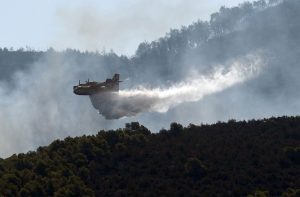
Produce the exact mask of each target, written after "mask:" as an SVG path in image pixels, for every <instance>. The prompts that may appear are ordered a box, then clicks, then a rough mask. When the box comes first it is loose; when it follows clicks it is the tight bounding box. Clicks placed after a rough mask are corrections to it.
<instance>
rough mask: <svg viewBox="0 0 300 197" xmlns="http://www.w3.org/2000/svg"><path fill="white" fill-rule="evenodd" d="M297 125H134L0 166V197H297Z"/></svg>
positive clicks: (286, 121)
mask: <svg viewBox="0 0 300 197" xmlns="http://www.w3.org/2000/svg"><path fill="white" fill-rule="evenodd" d="M299 165H300V117H280V118H270V119H262V120H249V121H240V122H237V121H235V120H233V119H232V120H229V121H228V122H227V123H224V122H217V123H215V124H212V125H205V124H203V125H200V126H197V125H193V124H190V125H189V126H188V127H185V128H184V127H183V126H182V125H180V124H178V123H171V124H170V128H169V129H168V130H167V129H162V130H161V131H160V132H159V133H156V134H154V133H151V132H150V131H149V130H148V129H147V128H146V127H144V126H142V125H140V124H139V123H138V122H132V123H128V124H126V125H125V128H122V129H117V130H115V131H113V130H110V131H103V130H102V131H99V132H98V133H97V134H96V135H91V136H85V135H84V136H81V137H75V138H71V137H67V138H65V139H64V140H55V141H54V142H52V143H51V144H50V145H49V146H45V147H39V148H38V149H37V150H36V151H30V152H28V153H26V154H24V153H21V154H14V155H12V156H11V157H9V158H7V159H2V160H0V195H1V196H247V195H249V196H262V197H263V196H284V197H288V196H289V197H292V196H293V197H296V196H299V195H300V181H299V180H300V166H299Z"/></svg>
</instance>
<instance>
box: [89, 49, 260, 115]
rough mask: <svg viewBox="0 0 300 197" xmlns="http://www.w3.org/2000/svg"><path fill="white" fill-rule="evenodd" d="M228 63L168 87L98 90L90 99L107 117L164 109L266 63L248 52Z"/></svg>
mask: <svg viewBox="0 0 300 197" xmlns="http://www.w3.org/2000/svg"><path fill="white" fill-rule="evenodd" d="M228 64H230V66H228V65H226V66H220V65H219V66H216V68H217V69H215V71H214V72H213V73H212V74H211V75H209V76H204V75H198V76H197V75H194V77H193V78H190V79H188V80H186V81H184V82H181V83H177V84H174V85H172V86H171V87H168V88H154V89H147V88H145V87H139V88H137V89H126V90H121V91H120V92H119V93H98V94H95V95H91V96H90V99H91V102H92V104H93V106H94V107H95V108H96V109H98V110H99V113H100V114H102V115H103V116H104V117H105V118H106V119H118V118H121V117H124V116H134V115H136V114H138V113H141V112H160V113H163V112H166V111H168V110H169V109H170V108H172V107H174V106H176V105H179V104H181V103H184V102H195V101H199V100H200V99H202V98H203V97H204V96H206V95H209V94H213V93H216V92H219V91H222V90H224V89H226V88H228V87H230V86H233V85H235V84H237V83H241V82H243V81H245V80H247V79H249V78H251V77H253V76H255V75H256V74H258V73H259V71H260V69H261V67H262V65H263V64H264V63H263V61H262V58H260V56H258V55H247V56H246V57H243V58H240V59H237V60H234V61H231V62H228ZM225 68H227V69H225Z"/></svg>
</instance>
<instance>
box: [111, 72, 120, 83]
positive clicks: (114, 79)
mask: <svg viewBox="0 0 300 197" xmlns="http://www.w3.org/2000/svg"><path fill="white" fill-rule="evenodd" d="M119 79H120V74H115V75H114V77H113V78H112V80H113V81H117V82H119Z"/></svg>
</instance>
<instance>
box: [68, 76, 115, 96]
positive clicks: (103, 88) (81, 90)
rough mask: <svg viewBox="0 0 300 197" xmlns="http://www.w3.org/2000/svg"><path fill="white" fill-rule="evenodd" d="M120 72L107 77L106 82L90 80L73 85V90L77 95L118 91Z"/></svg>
mask: <svg viewBox="0 0 300 197" xmlns="http://www.w3.org/2000/svg"><path fill="white" fill-rule="evenodd" d="M119 82H120V81H119V74H115V75H114V77H113V78H112V79H106V81H105V82H95V81H92V82H89V81H87V82H86V83H84V84H81V83H80V82H79V84H78V85H77V86H73V92H74V94H77V95H92V94H98V93H101V92H118V91H119Z"/></svg>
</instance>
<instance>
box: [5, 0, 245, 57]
mask: <svg viewBox="0 0 300 197" xmlns="http://www.w3.org/2000/svg"><path fill="white" fill-rule="evenodd" d="M0 2H1V6H0V16H1V17H0V24H1V31H0V47H14V48H20V47H23V48H25V47H26V46H29V47H31V48H33V49H36V50H45V49H47V48H49V47H51V46H52V47H54V48H55V49H57V50H62V49H65V48H76V49H80V50H92V51H94V50H98V51H102V50H103V49H105V50H106V51H109V50H110V49H113V50H114V51H115V52H117V53H118V54H127V55H132V54H133V53H134V52H135V50H136V47H137V45H138V44H139V43H140V42H142V41H145V40H147V41H152V40H155V39H157V38H159V37H161V36H164V35H165V33H166V32H168V31H169V30H170V28H179V27H181V26H182V25H189V24H191V23H192V22H195V21H197V20H198V19H201V20H208V19H209V16H210V14H211V13H213V12H215V11H218V10H219V8H220V6H222V5H225V6H234V5H238V4H239V3H242V2H244V1H243V0H172V1H167V0H152V1H149V0H110V1H107V0H105V1H104V0H73V1H66V0H64V1H63V0H43V1H40V0H27V1H20V0H10V1H6V0H0Z"/></svg>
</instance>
